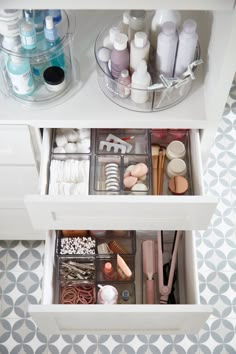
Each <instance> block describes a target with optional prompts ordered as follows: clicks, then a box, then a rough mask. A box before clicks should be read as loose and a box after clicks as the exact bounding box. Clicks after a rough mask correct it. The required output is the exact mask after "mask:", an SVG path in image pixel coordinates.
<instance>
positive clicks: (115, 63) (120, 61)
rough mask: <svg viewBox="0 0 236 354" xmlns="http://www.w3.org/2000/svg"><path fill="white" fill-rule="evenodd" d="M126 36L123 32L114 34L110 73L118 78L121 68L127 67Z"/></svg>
mask: <svg viewBox="0 0 236 354" xmlns="http://www.w3.org/2000/svg"><path fill="white" fill-rule="evenodd" d="M127 42H128V37H127V36H126V35H125V34H124V33H118V34H116V36H115V40H114V48H113V49H112V52H111V74H112V76H113V77H114V78H115V79H118V77H119V76H120V73H121V71H122V70H126V69H127V70H128V68H129V50H128V48H127Z"/></svg>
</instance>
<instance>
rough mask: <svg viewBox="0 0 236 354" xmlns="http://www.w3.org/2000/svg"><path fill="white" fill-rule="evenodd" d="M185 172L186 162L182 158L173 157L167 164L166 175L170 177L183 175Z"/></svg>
mask: <svg viewBox="0 0 236 354" xmlns="http://www.w3.org/2000/svg"><path fill="white" fill-rule="evenodd" d="M186 173H187V167H186V163H185V162H184V160H182V159H173V160H171V161H170V162H169V163H168V165H167V175H168V176H169V177H170V178H171V177H174V176H185V175H186Z"/></svg>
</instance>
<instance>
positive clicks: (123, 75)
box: [120, 69, 129, 77]
mask: <svg viewBox="0 0 236 354" xmlns="http://www.w3.org/2000/svg"><path fill="white" fill-rule="evenodd" d="M120 76H121V77H128V76H129V71H128V70H127V69H125V70H122V71H121V73H120Z"/></svg>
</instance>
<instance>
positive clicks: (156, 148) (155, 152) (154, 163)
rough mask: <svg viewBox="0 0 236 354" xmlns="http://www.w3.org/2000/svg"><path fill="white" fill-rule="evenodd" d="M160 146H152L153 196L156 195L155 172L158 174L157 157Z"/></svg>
mask: <svg viewBox="0 0 236 354" xmlns="http://www.w3.org/2000/svg"><path fill="white" fill-rule="evenodd" d="M159 150H160V146H158V145H152V189H153V195H157V172H158V170H157V169H158V156H159Z"/></svg>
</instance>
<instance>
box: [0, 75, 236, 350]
mask: <svg viewBox="0 0 236 354" xmlns="http://www.w3.org/2000/svg"><path fill="white" fill-rule="evenodd" d="M205 187H206V191H207V194H209V195H216V196H218V197H219V198H220V202H219V204H218V207H217V210H216V212H215V214H214V216H213V218H212V220H211V223H210V225H209V228H208V230H207V231H205V232H199V231H196V242H197V257H198V270H199V286H200V297H201V303H202V304H211V305H212V306H213V308H214V312H213V314H212V316H211V317H210V319H209V320H208V321H207V323H206V324H205V326H204V328H202V330H201V331H200V333H198V334H197V335H194V336H184V335H183V336H180V335H179V336H168V335H165V336H158V335H151V336H145V335H138V336H133V335H128V334H127V335H124V336H118V335H117V336H115V335H114V336H106V335H103V336H94V335H87V336H82V335H75V336H69V335H64V336H58V335H54V336H51V337H46V336H45V335H43V334H42V333H40V331H39V330H38V329H37V328H36V326H35V324H34V322H33V321H32V320H31V319H30V317H29V314H28V313H27V306H28V304H29V303H32V304H36V303H40V298H41V281H42V275H43V254H44V243H43V242H40V241H31V242H30V241H11V242H6V241H0V354H8V353H10V354H24V353H27V354H31V353H32V354H70V353H71V354H74V353H76V354H84V353H85V354H135V353H137V354H159V353H162V354H175V353H176V354H212V353H213V354H235V353H236V272H235V271H236V80H234V82H233V86H232V89H231V91H230V95H229V99H228V102H227V104H226V107H225V114H224V117H223V120H222V121H221V123H220V126H219V129H218V131H217V136H216V139H215V144H214V146H213V148H212V150H211V154H210V158H209V162H208V166H207V169H206V171H205Z"/></svg>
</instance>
